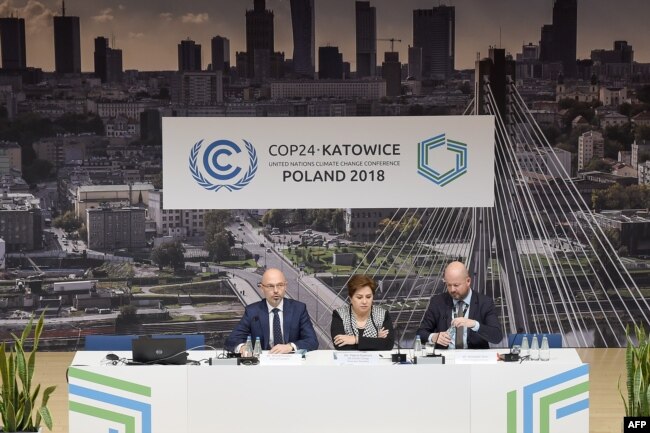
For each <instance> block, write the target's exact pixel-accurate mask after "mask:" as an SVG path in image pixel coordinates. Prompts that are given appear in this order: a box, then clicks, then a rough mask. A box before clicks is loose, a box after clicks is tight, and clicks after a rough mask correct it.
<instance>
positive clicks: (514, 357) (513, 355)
mask: <svg viewBox="0 0 650 433" xmlns="http://www.w3.org/2000/svg"><path fill="white" fill-rule="evenodd" d="M522 334H523V329H521V328H518V329H517V333H516V334H514V335H513V336H512V341H508V349H510V353H504V354H503V360H504V361H505V362H517V361H519V351H517V352H513V351H512V348H513V347H514V345H515V342H516V341H517V337H519V336H520V335H522ZM524 335H525V334H524Z"/></svg>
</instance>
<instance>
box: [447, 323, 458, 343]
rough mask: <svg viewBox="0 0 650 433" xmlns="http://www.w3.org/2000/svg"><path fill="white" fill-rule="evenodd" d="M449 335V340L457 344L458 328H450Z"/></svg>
mask: <svg viewBox="0 0 650 433" xmlns="http://www.w3.org/2000/svg"><path fill="white" fill-rule="evenodd" d="M447 334H449V338H450V339H451V342H452V343H455V342H456V328H455V327H454V326H450V327H449V329H447Z"/></svg>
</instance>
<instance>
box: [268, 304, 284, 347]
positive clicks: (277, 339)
mask: <svg viewBox="0 0 650 433" xmlns="http://www.w3.org/2000/svg"><path fill="white" fill-rule="evenodd" d="M271 311H272V312H273V344H283V343H284V339H283V338H282V327H281V326H280V315H279V314H278V313H279V312H280V310H279V309H278V308H274V309H272V310H271Z"/></svg>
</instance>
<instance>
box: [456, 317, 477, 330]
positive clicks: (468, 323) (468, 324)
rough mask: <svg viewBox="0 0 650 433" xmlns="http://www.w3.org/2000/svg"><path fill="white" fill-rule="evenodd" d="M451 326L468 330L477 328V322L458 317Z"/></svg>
mask: <svg viewBox="0 0 650 433" xmlns="http://www.w3.org/2000/svg"><path fill="white" fill-rule="evenodd" d="M451 326H453V327H454V328H458V327H461V326H464V327H466V328H473V327H475V326H476V320H472V319H468V318H467V317H456V318H455V319H454V320H452V321H451Z"/></svg>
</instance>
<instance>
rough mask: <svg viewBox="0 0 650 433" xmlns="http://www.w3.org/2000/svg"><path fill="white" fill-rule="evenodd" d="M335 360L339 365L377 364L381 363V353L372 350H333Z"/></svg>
mask: <svg viewBox="0 0 650 433" xmlns="http://www.w3.org/2000/svg"><path fill="white" fill-rule="evenodd" d="M333 356H334V362H335V363H336V364H338V365H375V364H378V363H379V354H378V353H372V352H333Z"/></svg>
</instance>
